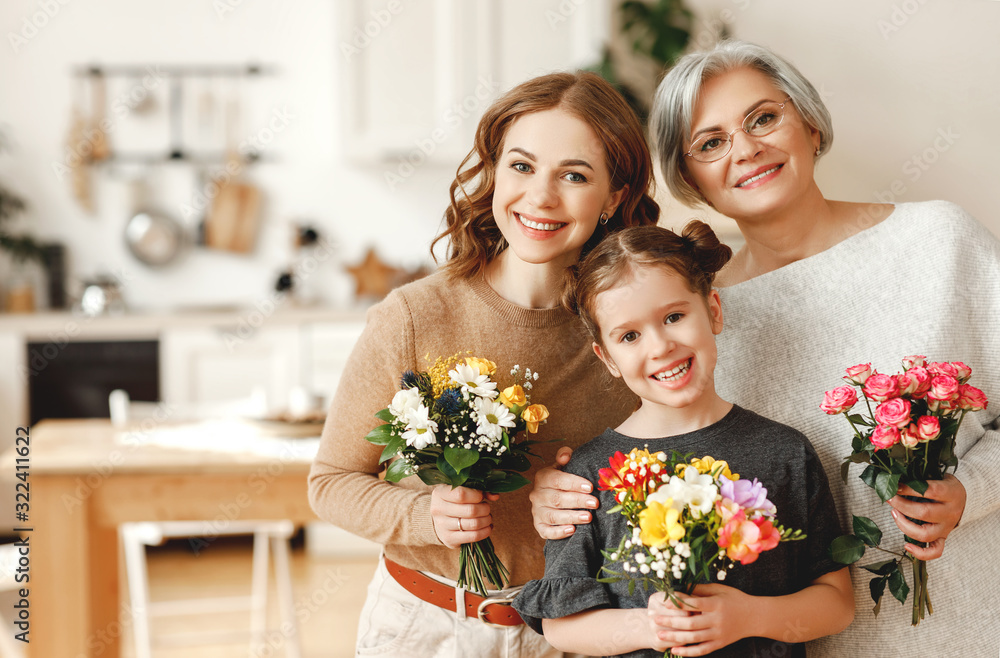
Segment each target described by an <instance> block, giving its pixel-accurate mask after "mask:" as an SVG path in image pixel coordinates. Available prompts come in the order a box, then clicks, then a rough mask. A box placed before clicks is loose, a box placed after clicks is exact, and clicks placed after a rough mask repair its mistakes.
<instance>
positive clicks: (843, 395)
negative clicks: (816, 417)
mask: <svg viewBox="0 0 1000 658" xmlns="http://www.w3.org/2000/svg"><path fill="white" fill-rule="evenodd" d="M857 401H858V393H857V391H855V390H854V387H853V386H838V387H837V388H835V389H833V390H832V391H827V392H826V393H824V394H823V404H821V405H819V408H820V409H822V410H823V411H825V412H826V413H828V414H830V415H831V416H833V415H835V414H842V413H844V412H845V411H847V410H848V409H850V408H851V407H853V406H854V403H855V402H857Z"/></svg>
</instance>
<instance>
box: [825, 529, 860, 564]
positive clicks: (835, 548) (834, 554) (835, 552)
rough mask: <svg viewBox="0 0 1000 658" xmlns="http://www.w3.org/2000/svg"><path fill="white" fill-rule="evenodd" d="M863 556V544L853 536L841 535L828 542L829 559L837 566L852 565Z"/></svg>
mask: <svg viewBox="0 0 1000 658" xmlns="http://www.w3.org/2000/svg"><path fill="white" fill-rule="evenodd" d="M864 554H865V543H864V542H863V541H861V540H860V539H858V538H857V537H855V536H854V535H841V536H839V537H837V538H836V539H834V540H833V541H832V542H830V557H831V558H833V561H834V562H837V563H838V564H854V563H855V562H857V561H858V560H860V559H861V556H863V555H864Z"/></svg>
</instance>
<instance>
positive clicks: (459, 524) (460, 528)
mask: <svg viewBox="0 0 1000 658" xmlns="http://www.w3.org/2000/svg"><path fill="white" fill-rule="evenodd" d="M458 531H459V532H465V530H464V529H463V528H462V519H461V517H459V519H458Z"/></svg>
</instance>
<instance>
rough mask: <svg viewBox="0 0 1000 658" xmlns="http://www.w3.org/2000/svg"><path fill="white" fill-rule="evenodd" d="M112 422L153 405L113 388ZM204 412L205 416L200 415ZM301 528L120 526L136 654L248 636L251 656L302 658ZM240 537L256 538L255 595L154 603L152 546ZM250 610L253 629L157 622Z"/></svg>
mask: <svg viewBox="0 0 1000 658" xmlns="http://www.w3.org/2000/svg"><path fill="white" fill-rule="evenodd" d="M109 407H110V409H111V417H112V418H111V421H112V424H114V425H116V426H125V425H127V423H128V421H129V420H136V419H138V418H141V416H142V414H143V411H144V410H146V409H147V408H151V403H141V402H131V401H130V400H129V399H128V394H127V393H126V392H125V391H122V390H116V391H112V393H111V396H110V398H109ZM199 415H200V414H199ZM294 531H295V527H294V525H293V524H292V522H291V521H287V520H283V521H274V520H242V519H234V520H226V521H225V522H215V521H155V522H138V523H125V524H122V526H121V528H120V534H121V538H122V545H123V548H124V554H125V571H126V575H127V579H128V589H129V598H130V600H131V604H132V609H133V636H134V638H135V655H136V658H152V656H153V649H154V647H155V646H167V645H173V646H176V645H195V644H202V645H204V644H222V643H225V644H229V643H233V642H236V641H239V640H241V639H243V638H247V637H248V638H249V640H250V645H251V646H250V650H251V651H250V655H265V654H264V653H261V651H262V650H264V649H265V648H266V647H267V645H271V649H272V652H267V653H266V655H280V653H277V652H274V650H280V649H283V650H284V655H285V656H287V657H288V658H301V655H302V649H301V645H300V641H299V633H298V625H297V624H296V618H295V607H294V602H293V599H292V579H291V570H290V566H289V539H290V538H291V536H292V534H293V533H294ZM234 535H252V536H253V558H252V569H251V574H250V594H249V596H240V597H226V598H219V597H213V598H206V597H203V598H194V599H184V600H174V601H152V602H151V601H150V600H149V577H148V570H147V565H146V547H147V546H158V545H160V544H162V543H163V542H164V541H166V540H167V539H174V538H184V537H187V538H198V537H210V538H215V537H218V536H234ZM271 554H273V556H274V572H275V580H276V590H277V596H278V610H279V617H280V619H281V626H280V629H269V628H268V625H267V611H268V586H269V577H268V576H269V569H268V567H269V562H270V555H271ZM234 610H249V612H250V626H249V630H236V631H210V632H201V633H184V634H171V635H165V634H161V635H157V634H154V633H153V629H152V624H151V622H152V620H153V619H154V618H157V617H168V616H178V615H193V614H211V613H222V612H231V611H234Z"/></svg>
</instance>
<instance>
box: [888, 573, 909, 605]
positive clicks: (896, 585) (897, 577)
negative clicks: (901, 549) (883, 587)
mask: <svg viewBox="0 0 1000 658" xmlns="http://www.w3.org/2000/svg"><path fill="white" fill-rule="evenodd" d="M889 591H890V592H892V595H893V596H895V597H896V600H897V601H899V602H900V603H906V597H907V596H909V594H910V586H909V585H907V584H906V578H904V577H903V572H902V571H900V570H899V567H898V566H897V567H896V570H895V571H893V572H892V573H890V574H889Z"/></svg>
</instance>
